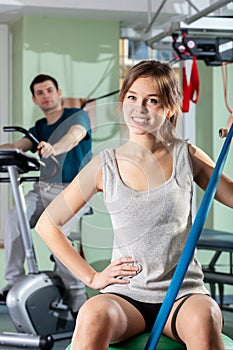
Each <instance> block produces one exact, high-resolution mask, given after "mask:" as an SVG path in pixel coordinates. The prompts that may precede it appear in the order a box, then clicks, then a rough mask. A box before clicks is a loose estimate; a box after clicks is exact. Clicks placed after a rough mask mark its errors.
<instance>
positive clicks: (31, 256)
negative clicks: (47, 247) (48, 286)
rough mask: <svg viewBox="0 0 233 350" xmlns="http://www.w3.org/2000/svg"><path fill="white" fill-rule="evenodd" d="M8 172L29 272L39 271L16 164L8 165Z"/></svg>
mask: <svg viewBox="0 0 233 350" xmlns="http://www.w3.org/2000/svg"><path fill="white" fill-rule="evenodd" d="M8 174H9V177H10V181H11V186H12V192H13V196H14V201H15V207H16V210H17V215H18V220H19V227H20V233H21V237H22V241H23V245H24V250H25V255H26V259H27V264H28V272H29V273H38V272H39V269H38V266H37V260H36V256H35V252H34V248H33V242H32V237H31V233H30V226H29V222H28V219H27V214H26V211H27V210H26V203H25V198H24V195H23V190H22V187H21V184H20V179H19V173H18V170H17V166H16V165H10V166H8Z"/></svg>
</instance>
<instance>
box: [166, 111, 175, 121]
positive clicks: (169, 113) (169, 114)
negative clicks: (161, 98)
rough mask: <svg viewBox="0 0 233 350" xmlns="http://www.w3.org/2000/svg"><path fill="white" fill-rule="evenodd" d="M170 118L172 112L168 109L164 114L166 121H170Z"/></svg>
mask: <svg viewBox="0 0 233 350" xmlns="http://www.w3.org/2000/svg"><path fill="white" fill-rule="evenodd" d="M172 116H173V112H172V111H171V110H170V109H168V110H167V114H166V119H170V118H171V117H172Z"/></svg>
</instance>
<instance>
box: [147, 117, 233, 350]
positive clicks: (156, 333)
mask: <svg viewBox="0 0 233 350" xmlns="http://www.w3.org/2000/svg"><path fill="white" fill-rule="evenodd" d="M232 136H233V123H232V125H231V128H230V130H229V132H228V135H227V137H226V140H225V142H224V144H223V147H222V150H221V152H220V155H219V157H218V160H217V162H216V165H215V168H214V171H213V173H212V176H211V178H210V181H209V183H208V186H207V188H206V191H205V193H204V196H203V199H202V202H201V205H200V207H199V210H198V212H197V215H196V218H195V220H194V223H193V226H192V228H191V230H190V233H189V236H188V239H187V241H186V244H185V246H184V250H183V252H182V254H181V257H180V259H179V262H178V264H177V267H176V270H175V272H174V275H173V277H172V280H171V282H170V285H169V288H168V290H167V293H166V295H165V298H164V301H163V304H162V306H161V309H160V311H159V313H158V316H157V318H156V320H155V323H154V326H153V329H152V331H151V334H150V336H149V339H148V341H147V343H146V346H145V350H155V349H156V346H157V344H158V342H159V338H160V335H161V333H162V331H163V328H164V326H165V324H166V321H167V319H168V316H169V314H170V311H171V309H172V306H173V304H174V302H175V299H176V296H177V294H178V292H179V290H180V287H181V284H182V282H183V279H184V276H185V274H186V271H187V269H188V266H189V264H190V261H191V259H192V257H193V254H194V251H195V248H196V246H197V243H198V240H199V237H200V235H201V232H202V229H203V227H204V224H205V221H206V218H207V216H208V213H209V210H210V207H211V204H212V201H213V199H214V196H215V193H216V190H217V187H218V183H219V180H220V177H221V175H222V172H223V168H224V165H225V162H226V158H227V155H228V152H229V147H230V144H231V139H232Z"/></svg>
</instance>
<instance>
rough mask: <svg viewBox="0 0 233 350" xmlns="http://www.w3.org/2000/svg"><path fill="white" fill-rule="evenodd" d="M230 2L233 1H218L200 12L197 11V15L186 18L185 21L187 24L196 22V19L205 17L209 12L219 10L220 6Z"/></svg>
mask: <svg viewBox="0 0 233 350" xmlns="http://www.w3.org/2000/svg"><path fill="white" fill-rule="evenodd" d="M230 2H232V0H219V1H217V2H216V3H214V4H212V5H210V6H208V7H207V8H205V9H204V10H202V11H200V12H198V13H195V15H193V16H190V17H187V18H185V19H184V20H183V21H184V22H185V23H186V24H191V23H193V22H195V21H196V20H198V19H199V18H201V17H204V16H206V15H208V14H209V13H212V12H214V11H216V10H218V9H219V8H221V7H223V6H225V5H227V4H229V3H230Z"/></svg>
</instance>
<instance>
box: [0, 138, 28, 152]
mask: <svg viewBox="0 0 233 350" xmlns="http://www.w3.org/2000/svg"><path fill="white" fill-rule="evenodd" d="M32 146H33V145H32V141H31V140H29V139H27V138H23V139H20V140H18V141H15V142H12V143H4V144H3V145H0V148H2V149H3V148H4V149H6V148H17V149H19V150H21V151H24V152H26V151H29V150H30V149H32Z"/></svg>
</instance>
